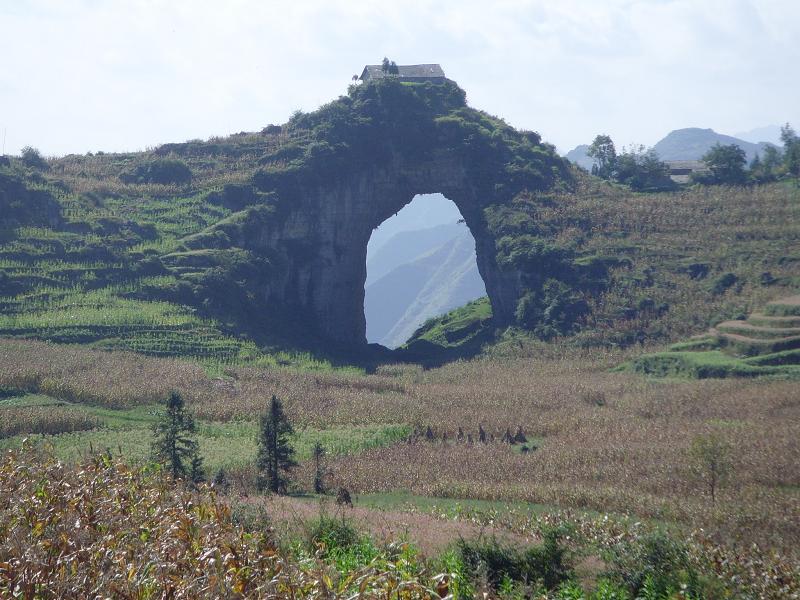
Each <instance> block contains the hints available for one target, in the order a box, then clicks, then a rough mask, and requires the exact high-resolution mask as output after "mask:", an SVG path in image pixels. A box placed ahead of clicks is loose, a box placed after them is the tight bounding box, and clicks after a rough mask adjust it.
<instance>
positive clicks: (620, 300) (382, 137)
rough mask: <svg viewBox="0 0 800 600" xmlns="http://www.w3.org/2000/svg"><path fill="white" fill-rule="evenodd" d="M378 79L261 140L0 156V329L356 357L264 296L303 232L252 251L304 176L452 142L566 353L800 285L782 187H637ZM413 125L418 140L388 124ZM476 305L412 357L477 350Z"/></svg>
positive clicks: (290, 355)
mask: <svg viewBox="0 0 800 600" xmlns="http://www.w3.org/2000/svg"><path fill="white" fill-rule="evenodd" d="M376 85H377V87H366V86H359V87H357V88H355V89H353V90H351V92H350V93H349V94H348V95H347V96H343V97H342V98H340V99H338V100H336V101H334V102H332V103H330V104H328V105H326V106H325V107H322V108H321V109H320V110H319V111H316V112H314V113H308V114H299V115H296V116H295V117H293V118H292V120H291V121H290V122H289V123H287V124H285V125H282V126H276V125H271V126H268V127H265V128H264V129H263V130H262V131H260V132H255V133H240V134H235V135H231V136H228V137H225V138H212V139H209V140H205V141H200V140H192V141H188V142H184V143H178V144H165V145H163V146H159V147H158V148H155V149H152V150H148V151H145V152H135V153H118V154H103V153H97V154H87V155H84V156H75V155H70V156H66V157H62V158H53V159H47V160H45V159H43V158H42V157H38V159H36V157H31V156H23V157H12V158H11V159H10V160H9V159H4V160H2V161H0V337H5V338H31V339H39V340H48V341H55V342H62V343H80V344H88V345H92V346H96V347H101V348H107V349H125V350H134V351H136V352H140V353H144V354H149V355H155V356H186V357H191V358H193V359H198V360H202V361H206V362H209V363H218V364H221V363H224V364H228V363H236V364H243V363H250V364H259V363H260V364H284V363H295V364H298V363H300V364H303V365H305V366H310V367H313V368H318V367H325V366H328V365H329V364H330V363H329V362H327V361H331V360H333V359H336V360H339V361H343V362H351V363H352V362H354V361H356V360H361V359H364V355H358V356H355V357H354V356H353V354H347V353H346V352H345V351H343V350H342V348H339V347H336V346H335V345H334V344H331V343H330V342H327V341H325V340H324V339H322V338H321V337H320V335H318V333H315V330H314V329H313V328H312V327H310V326H309V323H308V319H307V318H306V317H308V313H307V312H306V313H300V312H298V311H297V307H296V306H294V305H292V304H291V303H290V302H283V303H281V302H277V301H275V302H273V301H271V300H270V299H269V297H268V294H267V292H266V291H265V290H267V289H270V287H272V288H278V287H280V286H281V282H282V281H284V280H285V279H286V277H288V275H287V272H288V271H290V270H291V264H293V263H292V262H291V261H295V263H296V264H301V263H302V260H303V257H304V256H306V255H308V254H309V253H313V252H312V251H313V250H315V248H314V243H315V240H313V239H310V240H308V241H305V240H292V241H296V242H298V243H297V244H294V245H287V246H286V248H285V252H284V251H283V250H282V252H283V254H280V253H277V254H276V253H274V252H271V249H270V248H269V247H267V246H259V245H258V244H250V243H249V242H250V241H251V240H257V239H258V236H259V232H261V233H263V232H264V231H265V229H264V228H263V227H262V225H263V224H264V223H269V222H272V221H271V220H273V219H285V218H286V215H287V214H289V212H290V211H289V209H290V208H292V207H293V206H296V205H298V204H300V205H302V203H303V202H304V199H305V197H304V196H303V194H302V193H301V191H302V189H304V188H302V186H301V184H302V185H309V183H308V182H311V184H313V185H317V184H320V185H321V184H322V183H324V182H326V181H328V182H329V181H330V180H335V179H336V178H337V177H339V176H340V175H341V172H340V170H339V169H338V167H336V165H339V166H341V167H342V168H344V167H347V168H356V167H359V168H360V167H361V166H363V164H364V163H367V164H372V163H371V162H370V161H372V160H373V159H374V156H375V153H376V150H381V152H382V154H381V156H382V157H384V158H386V157H390V156H392V152H393V151H395V150H397V149H398V148H400V146H397V144H398V143H400V142H398V141H397V140H398V139H399V140H400V141H403V140H405V142H403V143H408V144H410V143H411V142H412V141H413V142H414V143H415V144H419V145H420V147H422V146H424V145H425V144H426V143H427V140H428V137H429V136H439V137H437V143H438V144H439V145H440V146H442V147H448V146H447V144H452V145H453V146H454V147H456V148H457V149H458V151H459V152H463V153H466V154H465V156H466V157H467V159H468V162H467V163H466V164H469V165H473V166H474V169H472V170H471V173H472V175H471V176H473V178H474V179H475V181H476V182H477V183H476V185H477V184H480V186H486V193H487V194H492V193H496V194H498V195H499V196H498V197H502V199H503V201H502V202H499V201H498V203H495V204H491V205H489V206H487V207H485V208H484V209H482V212H481V214H475V215H473V217H472V218H473V219H474V222H481V227H482V228H484V229H485V231H486V232H488V233H487V235H491V238H492V239H494V240H495V242H496V243H494V246H493V247H492V248H490V249H489V250H486V249H484V252H494V256H492V257H491V260H489V259H487V260H489V262H492V261H493V262H494V263H495V265H496V267H497V272H496V273H498V274H499V275H500V276H501V279H503V280H506V279H508V280H513V281H514V282H515V284H514V286H513V287H514V288H515V289H517V288H518V289H519V290H521V291H523V292H524V293H522V295H521V296H520V297H519V298H518V299H517V300H516V304H514V300H513V299H512V300H511V301H510V302H509V303H508V306H510V307H511V308H514V307H515V310H513V311H512V312H513V314H512V315H511V318H512V319H513V323H512V324H511V325H512V326H513V328H515V332H522V335H526V336H532V337H537V338H540V339H545V340H548V339H552V338H555V337H566V338H569V339H570V340H571V342H572V343H574V344H575V345H580V346H605V347H618V346H630V345H634V344H641V343H647V344H650V343H667V342H674V341H677V340H679V339H682V338H685V337H687V336H689V335H692V334H696V333H697V332H699V331H702V330H703V329H705V328H706V327H708V324H709V323H712V322H720V321H724V320H727V319H730V318H732V317H735V316H738V315H740V314H747V313H749V312H750V311H752V310H753V309H754V308H755V307H756V306H761V305H764V304H765V303H766V302H768V301H770V300H773V299H775V298H778V297H781V296H785V295H786V294H787V293H789V290H796V289H797V287H798V286H800V226H798V223H800V188H798V187H797V185H796V184H795V182H792V181H783V182H777V183H774V184H770V185H762V186H753V187H749V188H724V187H716V188H693V189H686V190H681V191H679V192H670V193H661V194H637V193H633V192H631V191H630V190H628V189H627V188H624V187H621V186H617V185H612V184H607V183H605V182H601V181H599V180H596V179H594V178H591V177H590V176H588V175H582V174H580V173H577V172H570V171H568V170H567V168H566V167H565V166H564V164H563V163H562V162H561V160H560V159H558V157H556V156H555V154H554V153H553V149H552V147H551V146H549V145H548V144H546V143H544V142H543V141H541V139H540V137H539V136H538V134H536V133H534V132H520V131H516V130H514V129H513V128H511V127H509V126H508V125H507V124H505V123H504V122H503V121H502V120H500V119H497V118H495V117H491V116H490V115H487V114H485V113H482V112H480V111H477V110H475V109H472V108H470V107H468V106H466V104H465V100H464V92H463V90H460V89H458V88H457V86H454V85H448V87H446V88H442V89H433V88H428V87H424V86H423V87H420V86H413V85H412V86H406V85H403V84H400V83H397V82H385V83H382V84H376ZM381 86H383V87H381ZM434 87H436V86H434ZM419 119H423V121H424V123H425V126H424V127H423V126H421V125H420V127H419V128H418V129H415V130H414V131H415V137H414V140H408V139H405V137H404V136H405V133H402V135H401V134H400V133H398V132H405V129H403V127H400V125H403V124H406V123H409V122H413V123H418V124H419V123H421V122H422V121H420V120H419ZM386 140H390V141H389V142H386ZM392 144H395V145H394V146H393V145H392ZM412 146H413V145H412ZM403 148H404V149H405V151H406V152H408V153H411V154H414V153H415V152H416V151H417V150H418V149H419V148H417V147H416V146H413V147H410V148H406V147H405V146H403V147H402V148H401V149H403ZM384 155H385V156H384ZM4 158H5V157H4ZM489 159H491V160H490V162H492V164H493V165H495V167H497V172H503V173H505V174H506V176H507V179H508V180H507V181H506V183H505V184H504V185H502V186H500V187H499V188H497V186H494V187H492V186H490V185H489V183H488V181H489V180H488V179H487V177H488V176H487V175H486V174H485V173H483V171H481V165H483V164H484V162H485V161H486V160H489ZM387 160H388V159H387ZM537 182H544V183H541V185H538V186H537ZM298 186H300V187H298ZM547 186H550V187H547ZM490 188H491V189H490ZM495 188H497V189H495ZM531 188H533V189H531ZM476 189H477V188H476ZM481 189H482V190H483V188H482V187H481ZM492 190H495V192H492ZM486 239H488V238H486ZM295 274H296V271H295ZM487 289H488V287H487ZM509 289H510V288H509ZM489 308H490V307H488V305H484V306H483V307H482V308H481V310H480V311H478V312H479V315H478V316H477V318H474V319H473V318H471V317H469V318H464V316H463V315H461V316H459V317H458V318H445V319H444V323H441V324H440V325H437V326H435V327H434V326H432V325H431V324H429V325H428V326H427V327H423V328H422V331H421V332H420V335H421V336H422V337H424V338H425V341H426V342H430V343H425V344H423V346H424V352H423V354H425V353H436V352H444V353H446V354H447V355H448V356H458V355H463V350H464V346H469V347H470V350H469V351H470V352H471V353H472V352H478V351H480V350H481V347H482V344H483V343H484V342H487V343H490V342H492V341H493V340H494V339H495V337H493V336H494V334H495V333H497V332H496V331H494V328H495V324H494V323H493V321H492V319H493V318H497V315H492V312H491V311H488V310H487V309H489ZM466 312H467V313H470V310H469V309H468V310H467V311H466ZM329 321H334V319H329ZM465 322H469V326H468V327H467V328H466V329H465V330H464V331H450V330H449V329H448V327H450V328H457V329H461V328H462V325H463V324H464V323H465ZM479 330H480V331H479ZM485 330H489V331H488V333H487V332H486V331H485ZM426 332H427V333H426ZM413 342H414V339H413V338H412V340H411V345H412V346H413V345H414V344H413ZM417 347H419V345H417ZM363 352H364V353H366V352H367V350H366V349H365V350H364V351H363ZM309 353H311V354H309ZM384 357H385V354H383V353H382V354H380V355H378V356H368V357H367V358H368V359H370V360H374V361H378V360H383V358H384ZM396 358H398V359H400V358H403V357H402V356H396Z"/></svg>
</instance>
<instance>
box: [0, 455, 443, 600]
mask: <svg viewBox="0 0 800 600" xmlns="http://www.w3.org/2000/svg"><path fill="white" fill-rule="evenodd" d="M398 560H399V559H398ZM392 561H393V559H392V558H391V557H390V556H387V557H384V558H383V559H382V560H374V561H372V562H371V563H370V564H369V565H360V566H359V567H358V568H357V569H354V570H353V571H351V572H348V573H344V574H343V573H339V572H338V571H336V569H335V568H333V567H331V566H329V565H328V564H326V563H325V562H324V561H322V560H320V559H316V558H306V559H302V560H296V559H292V558H291V557H289V556H287V555H286V554H284V553H282V552H281V551H280V550H279V549H278V547H277V546H276V545H275V543H274V542H273V540H271V539H270V537H269V535H268V534H267V533H266V532H263V531H256V532H247V531H244V530H242V529H241V528H239V527H237V526H236V525H234V523H233V521H232V519H231V514H230V508H229V507H228V506H227V505H226V504H224V503H222V502H221V501H219V500H218V499H217V497H216V496H215V494H214V493H213V492H211V491H210V490H208V489H203V490H201V491H199V492H192V491H190V490H188V489H184V488H181V487H180V486H175V485H173V484H172V483H171V480H170V479H169V478H164V477H162V476H161V474H160V473H159V472H158V471H148V470H142V469H137V470H134V469H130V468H128V467H127V466H125V465H123V464H121V463H118V462H114V461H112V460H111V459H110V458H109V457H107V456H101V457H97V458H94V459H92V460H90V461H88V462H86V463H84V464H83V465H80V466H78V467H67V466H65V465H63V464H61V463H59V462H57V461H55V460H53V459H52V458H49V457H46V456H45V457H43V456H38V455H36V454H34V453H33V452H31V451H26V450H23V451H21V452H20V453H15V452H9V453H8V454H7V455H6V456H5V457H4V459H3V460H2V462H0V596H2V597H14V598H26V599H27V598H30V599H33V598H94V597H98V596H103V597H105V596H109V597H117V598H157V597H165V598H175V599H178V598H193V599H194V598H267V597H271V598H274V597H279V598H288V597H292V598H336V597H340V596H341V595H347V596H350V595H353V594H357V593H360V594H362V597H384V598H386V597H393V595H397V597H405V598H434V597H438V594H436V592H434V591H433V590H432V589H431V588H430V587H428V586H426V585H425V584H424V582H425V580H424V579H423V577H422V575H421V574H420V573H416V576H415V577H412V578H403V579H399V578H398V577H397V576H396V575H395V573H397V572H398V567H397V566H396V565H395V564H394V563H393V562H392Z"/></svg>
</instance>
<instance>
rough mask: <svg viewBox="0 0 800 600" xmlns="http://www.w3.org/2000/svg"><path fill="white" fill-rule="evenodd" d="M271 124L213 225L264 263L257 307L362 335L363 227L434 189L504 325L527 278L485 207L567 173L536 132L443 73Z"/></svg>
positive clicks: (340, 335)
mask: <svg viewBox="0 0 800 600" xmlns="http://www.w3.org/2000/svg"><path fill="white" fill-rule="evenodd" d="M282 132H283V136H284V139H283V142H282V143H281V145H280V146H279V147H278V148H276V149H275V150H274V151H273V152H272V153H271V154H268V155H266V156H265V157H264V158H263V159H262V164H263V165H264V167H263V168H262V169H261V170H260V171H259V172H257V173H256V174H255V175H254V176H253V179H252V185H253V189H254V196H255V197H257V200H256V201H253V202H250V203H251V206H250V208H248V209H246V210H244V211H242V213H241V214H239V215H238V216H237V217H236V218H235V219H233V221H230V222H228V223H227V224H225V225H223V226H222V227H221V229H223V231H222V233H224V236H223V237H224V238H225V239H226V240H227V241H226V242H225V243H226V244H228V243H229V244H230V245H232V246H238V247H240V248H244V249H247V250H248V251H250V252H253V253H255V254H257V255H260V256H262V257H264V258H265V259H266V260H267V261H268V262H269V264H270V265H271V272H270V275H269V277H267V278H265V279H264V283H263V285H262V286H261V288H260V292H259V295H260V296H261V301H262V302H264V305H265V306H266V307H270V306H272V307H280V308H281V309H288V310H290V311H291V312H292V313H293V314H294V315H295V316H299V317H300V320H301V321H303V322H304V324H305V325H307V326H310V328H311V329H313V330H314V331H316V332H317V333H318V334H320V335H321V336H322V337H324V338H326V339H328V340H332V341H335V342H339V343H341V344H344V345H364V344H366V322H365V317H364V282H365V280H366V250H367V244H368V242H369V239H370V236H371V234H372V231H373V230H374V229H375V228H376V227H377V226H378V225H380V224H381V223H382V222H383V221H384V220H386V219H387V218H389V217H390V216H392V215H393V214H395V213H397V212H398V211H399V210H400V209H402V208H403V207H404V206H405V205H406V204H408V203H409V202H411V200H412V199H413V198H414V197H415V196H416V195H418V194H428V193H436V192H439V193H442V194H443V195H444V196H445V197H447V198H448V199H450V200H451V201H453V202H454V203H455V204H456V206H457V207H458V209H459V211H460V212H461V214H462V216H463V218H464V220H465V222H466V225H467V226H468V227H469V229H470V231H471V233H472V235H473V237H474V238H475V246H476V247H475V251H476V259H477V265H478V270H479V272H480V275H481V277H482V278H483V281H484V283H485V285H486V291H487V294H488V296H489V300H490V302H491V306H492V312H493V319H494V321H495V323H496V324H497V325H500V326H502V325H507V324H510V323H512V322H514V320H515V313H516V312H517V309H518V305H519V301H520V297H521V296H522V295H523V294H525V293H526V290H529V289H530V282H531V280H530V278H529V277H528V278H527V279H526V274H525V273H524V272H523V271H524V270H525V268H526V267H525V266H524V265H523V267H522V270H520V268H519V266H515V264H514V261H513V260H506V261H505V264H504V265H502V268H501V265H499V264H498V241H499V238H500V236H502V235H505V234H506V233H507V232H505V231H504V229H503V227H499V228H498V226H497V224H496V223H495V224H492V223H490V222H489V219H488V216H487V215H488V214H489V212H491V210H495V212H496V211H497V210H498V209H500V210H502V209H504V208H507V207H509V206H510V205H511V204H512V202H513V201H514V199H515V198H516V197H518V196H519V194H521V193H525V192H528V191H536V190H546V189H551V188H553V187H554V186H555V185H558V184H560V183H562V184H563V183H564V182H568V181H569V179H570V173H569V169H568V167H567V166H566V163H565V162H564V161H563V160H562V159H561V158H560V157H558V156H557V155H556V154H555V151H554V148H553V147H552V146H549V145H547V144H543V143H542V142H541V140H540V137H539V135H538V134H536V133H534V132H520V131H517V130H515V129H513V128H511V127H509V126H508V125H507V124H505V123H504V122H503V121H501V120H499V119H496V118H494V117H491V116H489V115H487V114H486V113H482V112H480V111H477V110H474V109H472V108H469V107H467V106H466V102H465V95H464V92H463V91H462V90H461V89H460V88H458V86H456V85H455V84H454V83H452V82H446V83H444V84H439V85H436V84H424V85H419V84H403V83H402V82H399V81H393V80H392V79H391V78H389V79H387V80H382V81H378V82H374V83H369V84H364V85H362V86H357V87H353V88H351V90H350V93H349V95H348V96H344V97H342V98H340V99H339V100H337V101H334V102H331V103H330V104H328V105H326V106H323V107H322V108H321V109H319V110H318V111H316V112H314V113H309V114H299V115H296V116H295V117H293V119H292V120H291V121H290V122H289V123H288V124H287V125H285V126H284V127H283V129H282ZM234 222H235V223H236V224H237V225H236V226H233V223H234ZM215 235H216V234H215V233H214V232H213V231H211V232H206V234H204V236H203V239H208V240H216V239H217V238H216V237H215ZM194 243H195V246H194V247H199V246H198V244H199V245H202V244H203V242H202V241H196V242H194ZM213 243H216V242H213ZM518 254H519V253H518ZM526 256H527V255H526ZM506 258H508V257H506ZM527 260H528V262H531V260H530V259H527ZM534 262H535V259H534Z"/></svg>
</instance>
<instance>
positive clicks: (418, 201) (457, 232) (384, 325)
mask: <svg viewBox="0 0 800 600" xmlns="http://www.w3.org/2000/svg"><path fill="white" fill-rule="evenodd" d="M486 294H487V292H486V285H485V284H484V280H483V278H482V277H481V274H480V272H479V271H478V262H477V257H476V250H475V238H474V237H473V235H472V232H471V231H470V229H469V227H468V226H467V224H466V222H465V220H464V218H463V217H462V214H461V212H460V211H459V209H458V207H457V205H456V204H455V203H454V202H453V201H451V200H449V199H448V198H446V197H445V196H443V195H442V194H438V193H437V194H418V195H416V196H414V197H413V199H412V200H411V201H410V202H409V203H408V204H407V205H406V206H404V207H403V208H402V209H401V210H400V211H398V212H397V213H396V214H395V215H393V216H390V217H389V218H388V219H386V220H384V221H383V222H382V223H381V224H380V225H379V226H378V227H377V228H375V229H374V230H373V231H372V234H371V236H370V238H369V243H368V245H367V255H366V281H365V284H364V317H365V320H366V337H367V341H368V342H370V343H377V344H381V345H383V346H386V347H388V348H396V347H398V346H400V345H402V344H403V343H405V342H406V341H407V340H408V339H409V338H410V337H411V335H412V334H413V333H414V332H415V331H416V330H417V328H418V327H419V326H420V325H422V324H423V323H424V322H425V321H426V320H427V319H429V318H431V317H436V316H439V315H442V314H445V313H447V312H449V311H450V310H453V309H455V308H458V307H459V306H463V305H464V304H466V303H468V302H470V301H472V300H476V299H478V298H481V297H484V296H486Z"/></svg>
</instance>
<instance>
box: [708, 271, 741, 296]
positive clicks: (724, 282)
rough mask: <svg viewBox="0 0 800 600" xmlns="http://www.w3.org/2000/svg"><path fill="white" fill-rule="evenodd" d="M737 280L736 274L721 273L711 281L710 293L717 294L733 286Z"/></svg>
mask: <svg viewBox="0 0 800 600" xmlns="http://www.w3.org/2000/svg"><path fill="white" fill-rule="evenodd" d="M738 281H739V278H738V277H737V276H736V274H734V273H723V274H722V275H720V276H719V277H717V278H716V279H714V281H713V282H712V283H711V293H712V294H714V295H717V296H718V295H719V294H722V293H724V292H725V291H726V290H728V289H729V288H731V287H733V286H734V285H735V284H736V282H738Z"/></svg>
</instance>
